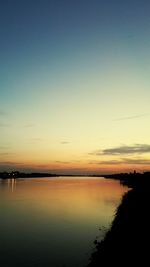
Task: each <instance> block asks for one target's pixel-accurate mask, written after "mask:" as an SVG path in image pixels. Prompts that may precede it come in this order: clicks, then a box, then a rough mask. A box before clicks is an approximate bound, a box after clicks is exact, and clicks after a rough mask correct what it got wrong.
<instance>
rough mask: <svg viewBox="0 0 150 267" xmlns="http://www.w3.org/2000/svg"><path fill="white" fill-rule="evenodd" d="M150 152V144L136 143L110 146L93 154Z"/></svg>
mask: <svg viewBox="0 0 150 267" xmlns="http://www.w3.org/2000/svg"><path fill="white" fill-rule="evenodd" d="M143 153H150V145H148V144H135V145H132V146H125V145H124V146H120V147H114V148H108V149H104V150H98V151H95V152H92V153H90V154H92V155H108V156H109V155H110V156H112V155H124V154H143Z"/></svg>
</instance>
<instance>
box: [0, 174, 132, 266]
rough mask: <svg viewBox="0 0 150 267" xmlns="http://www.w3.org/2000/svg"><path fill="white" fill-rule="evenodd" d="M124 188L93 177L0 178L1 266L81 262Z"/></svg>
mask: <svg viewBox="0 0 150 267" xmlns="http://www.w3.org/2000/svg"><path fill="white" fill-rule="evenodd" d="M125 191H127V189H126V188H125V187H123V186H121V185H120V183H119V182H118V181H113V180H106V179H104V178H96V177H94V178H89V177H84V178H81V177H76V178H74V177H59V178H33V179H29V178H27V179H17V180H14V179H12V180H9V179H8V180H0V229H1V234H0V262H1V266H2V267H12V266H15V267H17V266H18V267H19V266H21V267H84V266H86V264H87V263H88V260H89V257H90V255H91V253H92V252H93V249H94V244H93V241H94V240H95V239H96V238H98V239H99V240H100V239H102V238H103V237H104V234H105V232H106V230H107V229H108V228H109V227H110V224H111V222H112V219H113V216H114V214H115V210H116V208H117V206H118V205H119V203H120V200H121V197H122V195H123V193H124V192H125Z"/></svg>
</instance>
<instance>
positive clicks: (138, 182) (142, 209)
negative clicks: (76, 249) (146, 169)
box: [88, 173, 150, 267]
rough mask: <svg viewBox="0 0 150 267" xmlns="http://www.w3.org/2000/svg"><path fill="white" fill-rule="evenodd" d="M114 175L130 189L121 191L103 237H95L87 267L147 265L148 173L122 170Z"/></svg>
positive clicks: (149, 225) (149, 230)
mask: <svg viewBox="0 0 150 267" xmlns="http://www.w3.org/2000/svg"><path fill="white" fill-rule="evenodd" d="M107 178H108V177H107ZM109 178H110V177H109ZM111 178H112V177H111ZM115 178H116V179H117V180H120V182H121V183H122V184H124V185H127V186H128V187H129V188H130V190H129V191H128V192H127V193H125V194H124V196H123V198H122V201H121V203H120V205H119V207H118V208H117V210H116V214H115V218H114V220H113V222H112V225H111V228H110V230H109V231H108V232H107V233H106V236H105V237H104V239H103V240H102V241H100V242H97V241H95V244H96V247H95V249H96V251H95V252H93V253H92V255H91V259H90V263H89V265H88V267H98V266H109V265H110V266H124V265H126V266H128V265H131V264H133V266H135V264H139V263H141V265H142V266H148V262H149V261H150V259H149V251H150V250H149V245H148V244H149V240H150V219H149V217H150V216H149V203H150V173H146V174H136V173H134V174H130V175H124V174H121V175H116V177H115Z"/></svg>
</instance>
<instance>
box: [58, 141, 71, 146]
mask: <svg viewBox="0 0 150 267" xmlns="http://www.w3.org/2000/svg"><path fill="white" fill-rule="evenodd" d="M60 143H61V144H62V145H68V144H70V142H68V141H62V142H60Z"/></svg>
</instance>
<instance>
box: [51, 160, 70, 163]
mask: <svg viewBox="0 0 150 267" xmlns="http://www.w3.org/2000/svg"><path fill="white" fill-rule="evenodd" d="M55 163H59V164H70V163H71V162H69V161H61V160H57V161H55Z"/></svg>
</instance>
